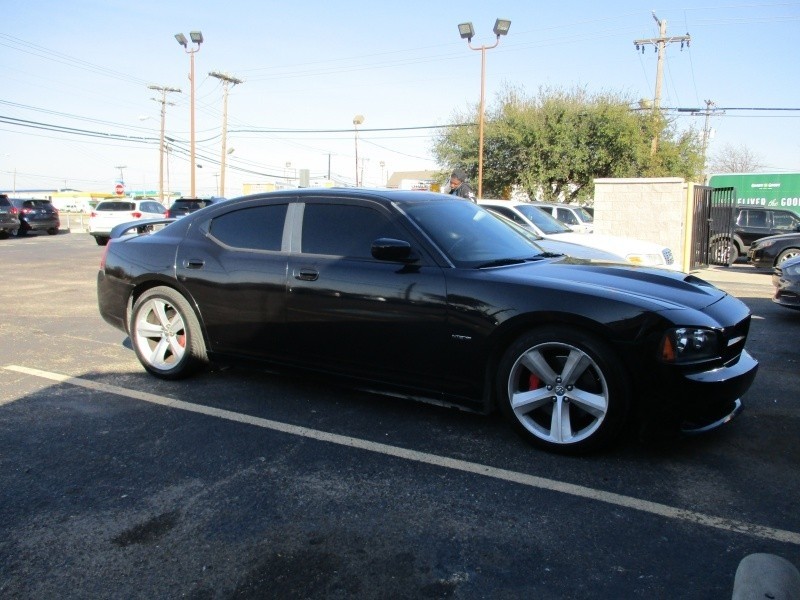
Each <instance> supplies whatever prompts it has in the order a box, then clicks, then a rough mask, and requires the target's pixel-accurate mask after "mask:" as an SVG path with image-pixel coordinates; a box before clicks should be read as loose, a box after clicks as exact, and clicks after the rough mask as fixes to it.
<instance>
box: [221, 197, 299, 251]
mask: <svg viewBox="0 0 800 600" xmlns="http://www.w3.org/2000/svg"><path fill="white" fill-rule="evenodd" d="M286 207H287V205H286V204H271V205H269V206H254V207H251V208H243V209H241V210H234V211H231V212H228V213H225V214H223V215H220V216H218V217H216V218H215V219H214V220H213V221H211V225H210V226H209V232H210V233H211V235H212V236H214V237H215V238H216V239H217V240H219V241H220V242H222V243H223V244H225V245H226V246H231V247H232V248H241V249H246V250H273V251H276V252H277V251H280V249H281V242H282V240H283V223H284V221H285V220H286Z"/></svg>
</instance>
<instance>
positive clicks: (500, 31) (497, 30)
mask: <svg viewBox="0 0 800 600" xmlns="http://www.w3.org/2000/svg"><path fill="white" fill-rule="evenodd" d="M510 28H511V21H509V20H508V19H497V20H495V22H494V28H493V29H492V31H494V34H495V36H496V37H497V39H496V40H495V43H494V44H492V45H491V46H485V45H484V46H479V47H477V48H476V47H474V46H473V45H472V38H473V37H475V29H474V28H473V27H472V23H459V25H458V33H459V35H460V36H461V39H465V40H467V44H468V45H469V47H470V48H471V49H472V50H480V51H481V106H480V114H479V115H478V198H483V121H484V116H483V113H484V110H485V105H486V101H485V90H486V51H487V50H491V49H492V48H496V47H497V45H498V44H499V43H500V36H501V35H507V34H508V30H509V29H510Z"/></svg>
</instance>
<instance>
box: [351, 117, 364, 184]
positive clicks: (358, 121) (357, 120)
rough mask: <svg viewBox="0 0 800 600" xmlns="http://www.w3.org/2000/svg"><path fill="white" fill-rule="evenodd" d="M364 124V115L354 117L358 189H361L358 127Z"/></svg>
mask: <svg viewBox="0 0 800 600" xmlns="http://www.w3.org/2000/svg"><path fill="white" fill-rule="evenodd" d="M363 122H364V115H356V116H355V117H353V130H354V132H355V140H356V187H359V184H358V126H359V125H361V124H362V123H363Z"/></svg>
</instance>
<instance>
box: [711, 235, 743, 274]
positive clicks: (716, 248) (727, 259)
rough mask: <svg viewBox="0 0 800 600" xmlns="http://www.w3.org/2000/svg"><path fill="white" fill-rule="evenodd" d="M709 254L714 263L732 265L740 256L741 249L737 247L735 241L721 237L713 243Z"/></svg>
mask: <svg viewBox="0 0 800 600" xmlns="http://www.w3.org/2000/svg"><path fill="white" fill-rule="evenodd" d="M709 256H710V257H711V262H713V264H715V265H723V266H726V267H730V266H731V265H733V264H734V263H735V262H736V259H738V258H739V250H738V249H737V248H736V244H735V243H733V242H732V241H730V240H728V239H724V238H721V239H718V240H715V241H714V242H712V243H711V247H710V248H709Z"/></svg>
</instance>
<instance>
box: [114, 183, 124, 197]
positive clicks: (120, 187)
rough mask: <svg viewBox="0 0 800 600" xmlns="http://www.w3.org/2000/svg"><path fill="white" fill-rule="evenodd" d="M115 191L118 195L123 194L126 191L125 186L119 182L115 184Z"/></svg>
mask: <svg viewBox="0 0 800 600" xmlns="http://www.w3.org/2000/svg"><path fill="white" fill-rule="evenodd" d="M114 193H115V194H116V195H117V196H122V194H124V193H125V186H124V185H122V184H121V183H118V184H117V185H115V186H114Z"/></svg>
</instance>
